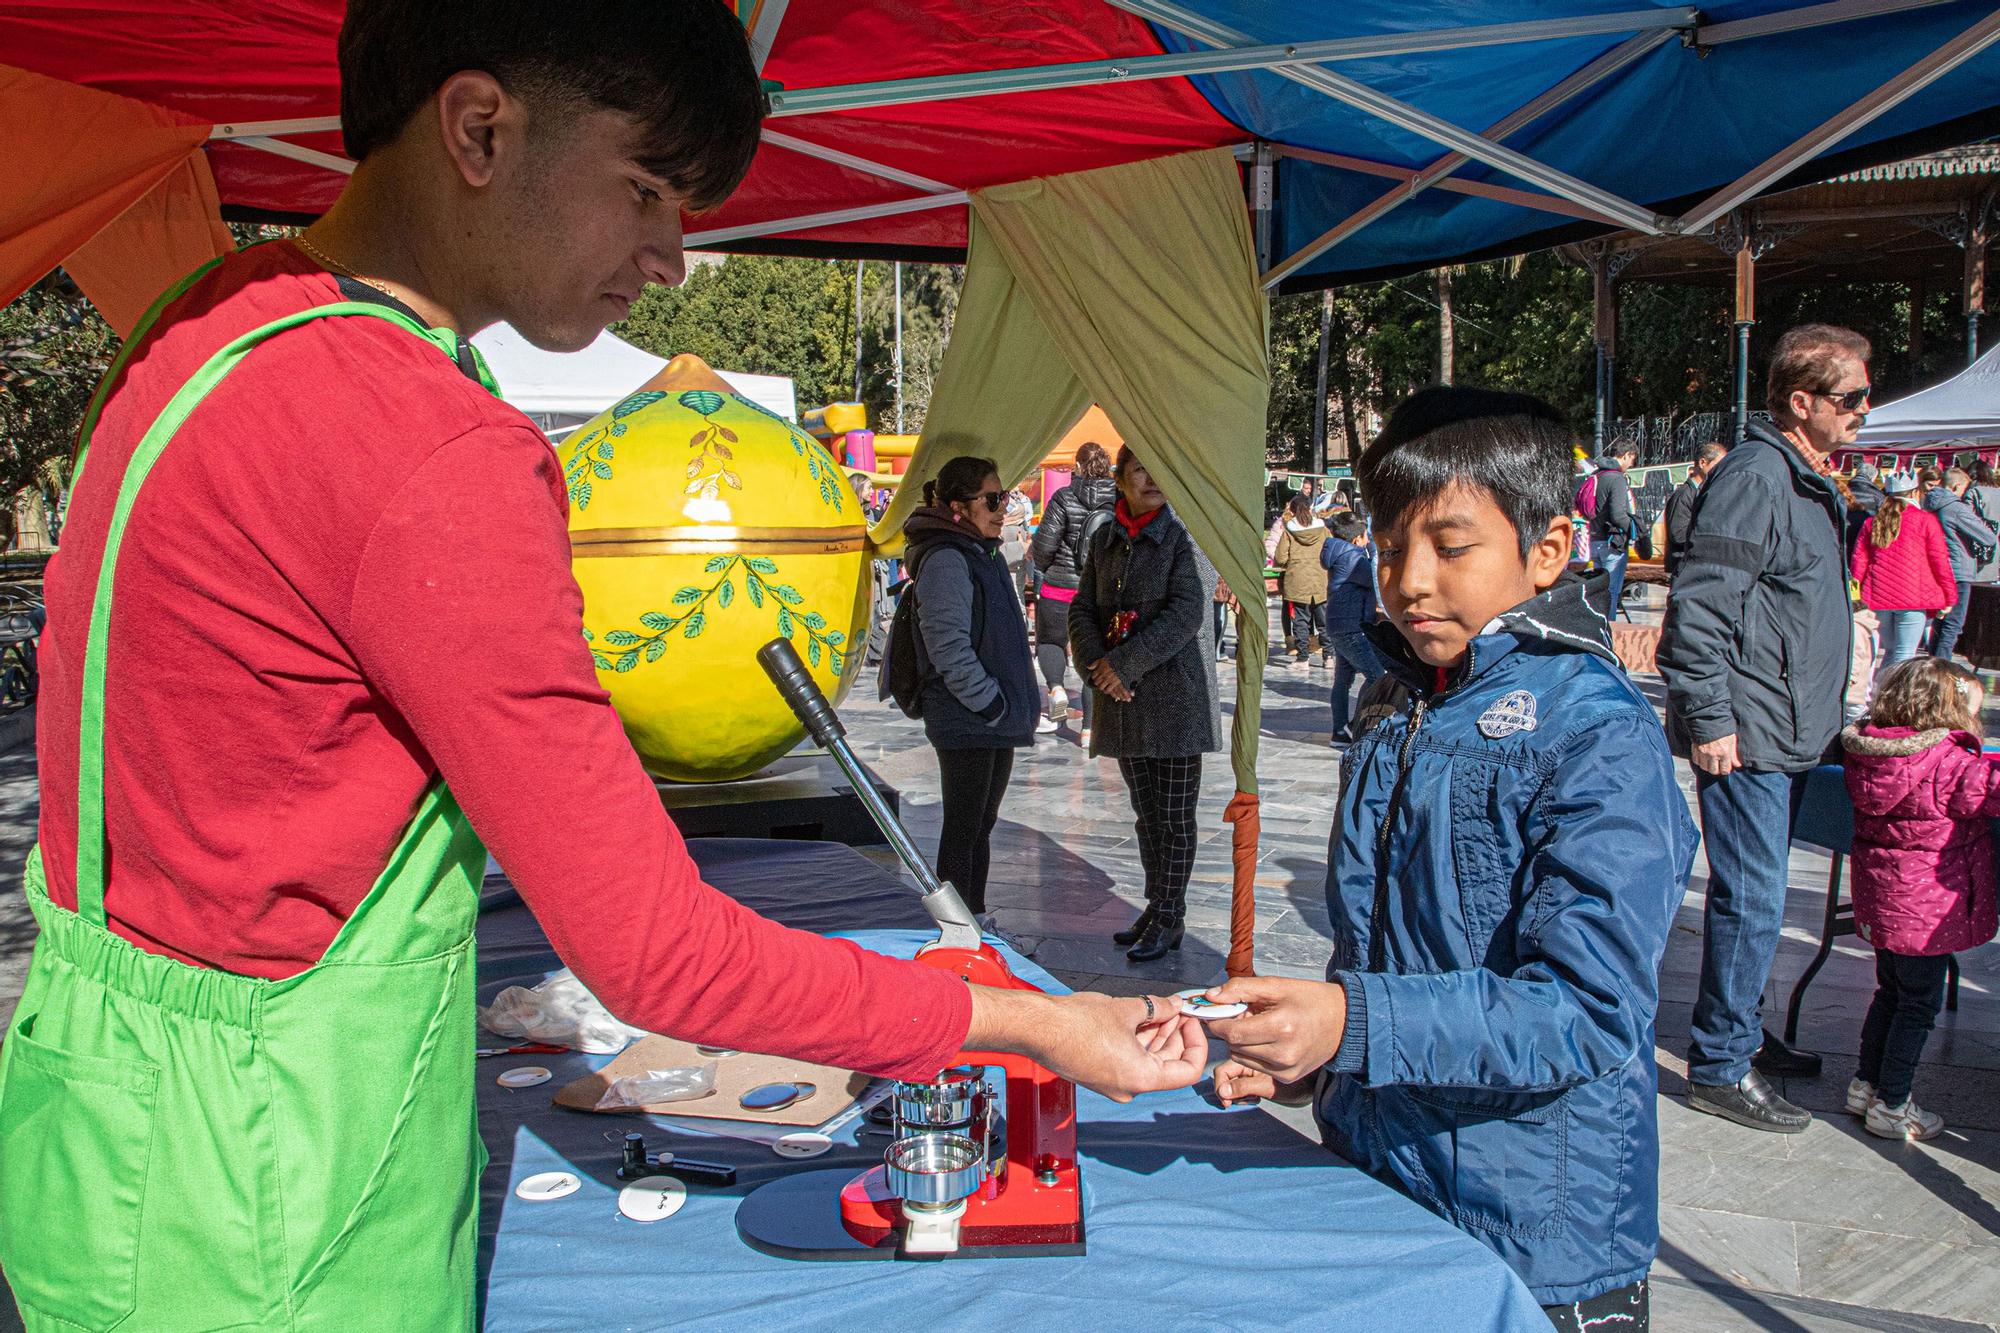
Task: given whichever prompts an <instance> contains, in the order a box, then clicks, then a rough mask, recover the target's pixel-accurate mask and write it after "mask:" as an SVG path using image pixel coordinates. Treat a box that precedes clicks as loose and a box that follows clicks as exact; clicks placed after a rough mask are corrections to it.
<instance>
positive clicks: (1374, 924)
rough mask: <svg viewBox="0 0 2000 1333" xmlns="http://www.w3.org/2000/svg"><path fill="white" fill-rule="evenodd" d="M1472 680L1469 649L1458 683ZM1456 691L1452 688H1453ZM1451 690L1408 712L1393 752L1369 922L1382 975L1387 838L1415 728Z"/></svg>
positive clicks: (1374, 962) (1371, 957) (1372, 956)
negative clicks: (1392, 778)
mask: <svg viewBox="0 0 2000 1333" xmlns="http://www.w3.org/2000/svg"><path fill="white" fill-rule="evenodd" d="M1471 678H1472V649H1471V648H1470V647H1469V646H1468V647H1467V648H1466V652H1465V671H1464V673H1463V674H1462V675H1461V676H1460V677H1459V680H1460V682H1461V683H1462V682H1464V681H1466V680H1470V679H1471ZM1454 688H1455V687H1454ZM1450 693H1451V690H1449V689H1445V690H1440V691H1438V693H1436V694H1435V695H1433V696H1431V697H1430V698H1429V699H1419V700H1417V702H1416V706H1415V707H1413V708H1412V709H1411V710H1410V729H1409V730H1408V731H1406V732H1404V733H1403V744H1402V747H1401V748H1400V749H1399V750H1398V751H1397V752H1396V781H1395V782H1394V783H1393V784H1391V785H1390V787H1389V808H1388V809H1386V810H1384V811H1383V812H1382V824H1381V827H1379V828H1377V829H1376V830H1375V910H1374V911H1373V912H1372V913H1371V914H1370V915H1369V918H1368V970H1369V971H1370V972H1381V971H1383V970H1385V968H1386V967H1387V965H1388V944H1387V942H1386V941H1385V940H1384V938H1383V934H1382V923H1383V921H1384V919H1385V918H1386V917H1387V916H1388V915H1389V835H1390V834H1391V833H1393V832H1394V831H1395V827H1396V810H1397V808H1398V807H1399V806H1400V805H1401V804H1402V800H1403V788H1404V787H1405V786H1406V785H1407V784H1408V782H1409V780H1410V749H1411V747H1412V746H1414V745H1415V744H1416V740H1417V728H1418V727H1421V726H1422V725H1423V724H1424V715H1425V714H1427V713H1428V712H1430V710H1431V708H1432V707H1433V706H1435V705H1436V704H1437V703H1438V702H1439V701H1440V700H1442V699H1443V698H1444V697H1445V696H1446V695H1447V694H1450Z"/></svg>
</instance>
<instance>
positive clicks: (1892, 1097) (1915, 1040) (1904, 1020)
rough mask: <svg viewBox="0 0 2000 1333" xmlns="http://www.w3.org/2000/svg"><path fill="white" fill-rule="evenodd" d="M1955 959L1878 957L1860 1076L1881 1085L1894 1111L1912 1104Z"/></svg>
mask: <svg viewBox="0 0 2000 1333" xmlns="http://www.w3.org/2000/svg"><path fill="white" fill-rule="evenodd" d="M1950 966H1951V955H1950V954H1948V953H1941V954H1937V955H1935V956H1934V957H1925V958H1919V957H1912V956H1910V955H1908V954H1900V953H1890V952H1889V951H1888V950H1887V949H1877V950H1876V951H1875V998H1874V999H1873V1000H1872V1001H1870V1002H1869V1005H1868V1017H1867V1018H1865V1019H1863V1020H1862V1022H1861V1067H1860V1069H1859V1070H1858V1071H1857V1072H1856V1076H1857V1077H1859V1078H1861V1079H1863V1080H1865V1081H1867V1082H1869V1083H1873V1084H1874V1085H1875V1094H1876V1095H1877V1096H1878V1097H1880V1098H1881V1099H1882V1100H1883V1101H1884V1102H1886V1103H1888V1104H1889V1105H1890V1106H1901V1105H1902V1104H1903V1103H1904V1102H1906V1101H1908V1100H1909V1098H1910V1083H1911V1080H1913V1079H1914V1078H1915V1077H1916V1074H1917V1061H1918V1060H1920V1059H1921V1058H1923V1054H1924V1043H1925V1042H1927V1041H1928V1040H1930V1035H1931V1028H1932V1026H1933V1025H1934V1024H1936V1022H1937V1016H1938V1011H1939V1010H1940V1009H1942V1008H1944V982H1945V974H1946V969H1947V968H1948V967H1950Z"/></svg>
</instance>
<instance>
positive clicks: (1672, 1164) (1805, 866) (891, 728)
mask: <svg viewBox="0 0 2000 1333" xmlns="http://www.w3.org/2000/svg"><path fill="white" fill-rule="evenodd" d="M1222 671H1223V690H1224V695H1225V697H1227V696H1228V694H1229V692H1230V690H1231V689H1232V688H1233V685H1234V680H1233V676H1232V675H1231V671H1232V668H1231V667H1230V666H1228V665H1227V664H1224V666H1223V668H1222ZM1272 676H1273V678H1274V679H1273V681H1272V682H1271V683H1270V684H1269V685H1268V686H1267V688H1266V692H1265V711H1264V733H1265V739H1264V743H1263V759H1262V763H1261V765H1260V772H1261V774H1262V780H1263V857H1262V861H1261V863H1260V867H1259V872H1258V875H1257V907H1258V947H1257V962H1258V967H1259V969H1260V970H1261V971H1264V972H1267V973H1272V974H1283V975H1294V976H1318V975H1320V971H1321V968H1322V967H1323V965H1324V963H1325V960H1326V956H1327V951H1328V943H1327V915H1326V907H1325V903H1324V899H1323V896H1322V881H1323V877H1324V869H1325V861H1326V844H1327V834H1328V829H1329V824H1330V821H1331V817H1332V811H1333V806H1334V788H1335V785H1336V783H1337V781H1338V756H1337V753H1336V752H1335V751H1333V750H1331V749H1329V748H1328V747H1327V744H1326V731H1325V727H1326V691H1327V687H1328V673H1327V672H1326V671H1324V670H1322V669H1320V668H1317V667H1313V668H1307V669H1298V668H1287V667H1282V666H1281V667H1277V668H1274V670H1273V672H1272ZM1641 683H1642V684H1643V685H1644V686H1645V687H1646V688H1647V689H1648V691H1649V692H1650V693H1651V694H1652V695H1654V697H1655V698H1656V700H1657V698H1658V695H1659V682H1658V680H1657V679H1655V678H1642V681H1641ZM871 694H872V689H870V688H868V687H867V686H863V687H862V688H859V689H857V690H856V693H855V697H854V698H852V699H850V700H849V701H848V703H847V705H846V706H845V707H844V708H843V709H842V716H843V717H844V718H845V719H846V721H847V724H848V726H849V728H850V730H851V732H852V736H853V739H854V742H855V745H856V748H857V750H858V751H859V752H860V754H861V755H862V757H863V759H864V760H866V761H867V762H868V763H869V764H871V765H872V766H873V767H874V768H875V769H876V770H877V771H878V772H879V773H880V774H881V775H882V776H883V777H885V778H886V779H888V780H889V781H890V782H892V783H894V784H895V785H896V786H898V787H899V788H901V790H902V795H903V810H904V813H905V815H906V817H907V819H908V822H909V823H910V825H911V827H912V829H913V830H914V831H915V832H916V834H917V836H918V840H919V842H920V843H921V844H923V845H924V846H925V847H926V848H927V849H928V848H929V847H930V846H932V845H933V844H934V842H935V839H936V835H937V819H938V805H937V778H936V769H935V764H934V762H933V756H932V753H931V751H930V750H929V748H928V747H927V746H926V745H925V744H924V742H923V736H922V730H921V727H920V726H919V724H917V723H914V722H910V721H907V720H906V719H904V718H903V717H902V716H901V715H900V714H898V713H896V712H895V711H894V709H893V708H892V707H890V706H887V705H881V704H877V703H875V702H873V700H872V698H868V697H866V696H868V695H871ZM1992 725H1993V723H1992V720H1991V719H1989V728H1990V727H1991V726H1992ZM1075 739H1076V738H1075V734H1074V733H1073V732H1068V731H1066V732H1064V733H1060V734H1058V735H1056V736H1045V737H1042V738H1040V739H1039V741H1038V743H1037V745H1036V747H1035V748H1034V749H1033V750H1032V751H1029V752H1025V753H1023V754H1022V755H1021V757H1020V762H1019V764H1018V765H1017V767H1016V769H1015V776H1014V781H1013V785H1012V786H1011V788H1010V789H1009V793H1008V797H1007V803H1006V805H1005V807H1004V808H1003V810H1002V812H1001V825H1000V828H999V830H998V832H997V834H996V836H995V840H994V854H993V856H994V860H993V873H992V881H991V886H990V889H989V895H988V896H989V900H990V904H991V905H992V906H993V908H994V910H995V912H996V914H997V916H998V919H999V921H1000V924H1001V925H1002V926H1003V927H1004V928H1005V929H1006V930H1008V931H1009V932H1011V933H1013V934H1015V935H1017V936H1019V937H1021V938H1022V940H1023V941H1024V942H1025V943H1028V944H1030V945H1031V946H1032V947H1033V949H1034V951H1035V958H1036V960H1037V961H1038V962H1040V963H1041V964H1043V965H1044V966H1046V967H1047V968H1049V970H1051V971H1052V972H1054V973H1055V974H1056V975H1058V976H1059V977H1061V978H1062V979H1063V980H1065V981H1066V982H1068V983H1069V984H1071V985H1073V986H1078V987H1094V988H1097V989H1101V990H1108V991H1114V992H1120V993H1133V992H1136V991H1138V990H1141V989H1151V990H1165V989H1168V988H1171V987H1183V986H1188V985H1195V984H1203V983H1208V982H1213V981H1217V980H1220V979H1221V976H1222V959H1223V954H1224V952H1225V951H1226V947H1227V939H1228V912H1229V874H1230V866H1229V829H1228V826H1227V825H1225V824H1223V823H1222V818H1221V816H1222V807H1223V804H1224V802H1225V801H1226V800H1227V799H1228V797H1229V795H1230V792H1231V788H1232V784H1231V780H1230V776H1229V768H1228V764H1227V763H1226V761H1225V760H1224V759H1223V758H1222V757H1221V756H1216V757H1215V758H1214V760H1213V761H1212V762H1211V763H1210V764H1209V765H1208V767H1207V772H1206V775H1205V782H1204V791H1203V801H1202V812H1203V820H1204V825H1205V827H1206V829H1207V838H1206V842H1205V844H1204V847H1203V851H1202V854H1201V859H1200V861H1199V863H1198V864H1197V866H1196V870H1195V876H1194V883H1193V885H1192V887H1191V889H1190V893H1189V899H1190V913H1189V931H1188V935H1187V939H1186V942H1185V944H1184V945H1183V946H1182V948H1181V950H1180V951H1179V953H1177V954H1173V955H1169V956H1168V958H1166V959H1165V960H1162V961H1161V962H1159V963H1156V964H1152V965H1149V966H1144V967H1134V966H1130V965H1128V964H1127V963H1126V961H1125V958H1124V954H1123V951H1122V950H1120V949H1117V948H1115V947H1114V946H1113V945H1112V944H1111V941H1110V939H1109V936H1110V933H1111V932H1112V931H1113V930H1116V929H1118V928H1120V927H1122V926H1124V925H1126V924H1128V923H1129V921H1130V920H1131V918H1132V917H1133V915H1134V914H1135V913H1136V911H1137V905H1138V903H1139V902H1140V900H1141V897H1142V895H1141V879H1140V870H1139V861H1138V854H1137V850H1136V847H1135V845H1134V842H1133V838H1132V829H1131V824H1130V807H1129V805H1128V804H1127V802H1126V797H1125V792H1124V789H1123V786H1122V785H1121V783H1120V782H1119V780H1118V772H1117V767H1116V765H1115V764H1113V763H1112V762H1111V761H1109V760H1102V761H1093V760H1090V759H1087V758H1085V757H1083V755H1082V754H1081V753H1080V752H1079V750H1078V748H1077V746H1076V743H1075ZM1681 771H1682V780H1683V783H1684V784H1685V785H1687V786H1688V788H1689V791H1690V796H1691V795H1692V782H1691V779H1690V778H1689V777H1688V773H1687V769H1686V766H1685V765H1682V770H1681ZM35 808H36V806H35V789H34V762H33V750H32V747H31V746H30V745H24V746H21V747H18V748H16V749H14V750H12V751H11V752H8V753H6V754H0V860H3V861H4V865H0V875H4V877H5V879H6V882H7V883H8V885H10V886H11V885H12V884H14V883H15V882H16V879H17V876H18V873H19V866H20V863H21V860H22V858H23V857H24V856H25V855H26V852H27V848H28V845H29V843H30V842H31V841H32V838H33V824H34V815H35ZM884 855H886V853H885V854H884ZM1827 867H1828V862H1827V858H1826V857H1824V856H1821V855H1817V854H1813V853H1809V852H1805V851H1798V852H1795V853H1794V856H1793V862H1792V871H1793V873H1792V884H1793V886H1794V887H1793V893H1792V896H1791V901H1790V904H1789V907H1788V914H1787V928H1786V933H1785V939H1784V943H1783V945H1782V947H1781V950H1780V953H1779V956H1778V962H1777V967H1776V970H1775V975H1774V976H1773V978H1772V982H1771V988H1770V990H1769V992H1768V993H1767V996H1766V1004H1767V1009H1768V1011H1769V1012H1771V1013H1772V1014H1773V1015H1774V1018H1773V1022H1774V1024H1775V1023H1777V1022H1780V1021H1781V1020H1782V1014H1783V1006H1784V1001H1785V998H1786V997H1787V996H1788V995H1789V993H1790V989H1791V986H1792V983H1793V981H1794V980H1795V979H1796V978H1797V976H1798V975H1799V973H1800V972H1801V971H1802V970H1803V968H1804V966H1805V964H1806V962H1807V960H1808V959H1810V957H1811V956H1812V953H1813V949H1814V945H1815V941H1816V939H1817V934H1818V928H1819V923H1820V916H1821V912H1822V911H1823V907H1824V902H1825V898H1824V891H1825V884H1826V876H1827ZM1706 876H1707V867H1706V864H1705V862H1703V861H1701V860H1697V861H1696V864H1695V872H1694V879H1693V882H1692V883H1691V884H1690V886H1689V891H1688V897H1687V902H1686V904H1685V905H1684V906H1683V908H1682V910H1681V914H1680V919H1679V922H1678V923H1677V926H1676V929H1675V931H1674V935H1673V939H1672V942H1671V943H1670V945H1669V947H1668V951H1667V958H1666V965H1665V968H1664V970H1663V975H1662V978H1661V982H1662V990H1663V995H1664V998H1663V1001H1662V1005H1661V1011H1660V1046H1659V1051H1658V1060H1659V1068H1660V1120H1661V1131H1662V1148H1661V1172H1660V1193H1661V1218H1660V1220H1661V1228H1662V1232H1663V1244H1662V1247H1661V1254H1660V1262H1659V1263H1658V1264H1657V1265H1656V1266H1655V1268H1654V1279H1655V1284H1656V1285H1655V1297H1654V1300H1655V1311H1656V1316H1657V1323H1656V1327H1658V1328H1660V1329H1663V1330H1703V1331H1704V1333H1706V1331H1708V1330H1738V1329H1767V1330H1786V1331H1788V1333H1801V1331H1806V1330H1810V1331H1811V1333H1822V1331H1824V1333H1832V1331H1834V1330H1860V1329H1871V1330H1887V1329H1911V1330H1928V1329H1961V1328H1989V1329H1990V1328H1994V1327H1995V1326H1996V1322H1995V1321H2000V999H1996V994H1995V992H1996V989H2000V945H1987V946H1986V947H1985V948H1983V949H1980V950H1978V951H1976V952H1974V953H1971V954H1967V955H1964V956H1963V957H1962V963H1963V966H1964V980H1963V984H1962V987H1961V993H1960V1004H1959V1009H1958V1012H1957V1013H1956V1014H1950V1013H1947V1014H1946V1015H1944V1016H1943V1018H1942V1019H1941V1021H1940V1023H1939V1027H1938V1030H1937V1032H1936V1034H1935V1035H1934V1036H1933V1038H1932V1040H1931V1044H1930V1046H1929V1048H1928V1049H1927V1050H1926V1051H1925V1054H1924V1065H1923V1068H1922V1070H1921V1072H1920V1073H1919V1075H1918V1079H1917V1089H1916V1095H1917V1097H1918V1099H1919V1100H1920V1101H1921V1102H1922V1103H1923V1104H1924V1105H1925V1106H1927V1107H1931V1108H1933V1109H1935V1110H1937V1111H1939V1112H1940V1113H1942V1114H1943V1115H1944V1117H1945V1118H1946V1120H1947V1122H1948V1126H1949V1127H1948V1128H1947V1130H1946V1132H1945V1133H1944V1134H1943V1135H1942V1136H1941V1137H1939V1138H1938V1139H1936V1140H1934V1141H1933V1142H1931V1143H1928V1144H1924V1145H1909V1146H1904V1145H1897V1144H1892V1143H1888V1142H1885V1141H1883V1140H1880V1139H1875V1138H1872V1137H1870V1136H1869V1135H1867V1134H1865V1133H1864V1132H1863V1131H1862V1129H1861V1126H1860V1122H1859V1121H1858V1120H1856V1119H1854V1118H1853V1117H1850V1116H1848V1115H1846V1114H1845V1113H1844V1112H1842V1111H1841V1110H1840V1109H1839V1099H1840V1096H1841V1094H1842V1092H1843V1090H1844V1089H1845V1087H1846V1083H1847V1079H1848V1077H1849V1076H1850V1074H1851V1073H1852V1060H1853V1056H1854V1052H1855V1049H1856V1046H1857V1044H1858V1037H1859V1028H1860V1021H1861V1014H1862V1011H1863V1010H1864V1009H1865V1007H1866V1005H1867V1001H1868V997H1869V995H1870V993H1871V992H1872V989H1873V984H1874V972H1873V963H1872V958H1871V956H1870V953H1869V951H1868V950H1867V948H1866V947H1865V946H1863V945H1861V944H1860V942H1859V941H1858V940H1855V939H1853V938H1851V937H1850V938H1848V939H1845V940H1843V941H1841V944H1840V947H1839V948H1837V949H1836V951H1835V953H1834V956H1833V958H1832V959H1831V960H1830V961H1829V963H1828V964H1827V966H1826V968H1825V969H1824V970H1823V971H1822V972H1821V973H1820V975H1819V978H1818V979H1817V980H1816V981H1815V983H1814V985H1813V987H1812V989H1811V991H1810V992H1809V995H1808V999H1807V1003H1806V1007H1805V1013H1804V1017H1803V1020H1802V1023H1801V1033H1800V1040H1801V1044H1802V1045H1805V1046H1808V1047H1810V1048H1812V1049H1814V1050H1817V1051H1820V1052H1822V1053H1824V1054H1825V1056H1826V1061H1827V1072H1826V1074H1825V1076H1824V1077H1823V1078H1822V1079H1820V1080H1818V1081H1816V1082H1809V1083H1808V1082H1796V1081H1795V1082H1791V1083H1789V1084H1787V1085H1785V1087H1784V1092H1785V1094H1786V1095H1787V1096H1788V1097H1790V1098H1792V1099H1793V1100H1795V1101H1797V1102H1799V1103H1801V1104H1803V1105H1805V1106H1808V1107H1810V1108H1811V1109H1813V1110H1814V1111H1816V1112H1819V1113H1821V1116H1822V1118H1820V1119H1819V1120H1817V1121H1816V1122H1815V1123H1814V1124H1813V1126H1812V1127H1811V1129H1809V1130H1808V1131H1807V1132H1806V1133H1804V1134H1801V1135H1796V1136H1781V1135H1772V1134H1762V1133H1757V1132H1755V1131H1752V1130H1748V1129H1741V1128H1738V1127H1737V1126H1735V1125H1731V1124H1728V1123H1726V1122H1723V1121H1720V1120H1717V1119H1714V1118H1712V1117H1709V1116H1703V1115H1698V1114H1695V1113H1693V1112H1691V1111H1689V1110H1688V1108H1687V1105H1686V1102H1685V1098H1684V1082H1683V1073H1684V1065H1683V1062H1682V1058H1681V1057H1682V1052H1683V1048H1684V1046H1685V1039H1686V1032H1687V1025H1688V1016H1689V1008H1690V1005H1691V1004H1692V1001H1693V994H1694V987H1695V977H1696V972H1697V969H1698V967H1699V962H1700V942H1701V934H1700V932H1701V901H1702V893H1703V890H1704V888H1705V885H1706ZM30 933H31V932H30V929H29V927H28V922H27V912H26V908H25V905H24V904H23V903H22V902H21V899H20V897H19V895H18V894H17V893H15V892H13V891H11V888H10V890H9V891H8V892H6V893H4V894H0V1013H6V1012H9V1011H11V1009H12V1007H13V1003H14V999H15V996H16V995H17V994H18V991H19V987H20V972H21V969H22V967H23V966H24V965H25V961H26V954H27V947H28V943H29V937H30ZM1290 1118H1291V1119H1293V1121H1294V1123H1301V1121H1300V1117H1299V1116H1298V1115H1297V1114H1293V1115H1292V1116H1291V1117H1290ZM1302 1132H1304V1127H1303V1125H1302ZM11 1319H12V1310H11V1305H9V1306H8V1308H7V1309H6V1311H5V1313H4V1314H0V1329H4V1328H10V1327H15V1325H13V1324H12V1323H11Z"/></svg>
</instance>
